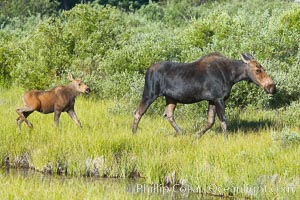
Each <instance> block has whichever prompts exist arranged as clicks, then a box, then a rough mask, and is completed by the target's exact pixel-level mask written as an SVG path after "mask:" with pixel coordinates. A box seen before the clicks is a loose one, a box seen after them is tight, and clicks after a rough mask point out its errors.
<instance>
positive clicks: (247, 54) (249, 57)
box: [241, 53, 254, 64]
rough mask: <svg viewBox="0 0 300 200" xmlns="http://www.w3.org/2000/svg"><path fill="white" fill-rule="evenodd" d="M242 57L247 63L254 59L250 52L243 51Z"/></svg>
mask: <svg viewBox="0 0 300 200" xmlns="http://www.w3.org/2000/svg"><path fill="white" fill-rule="evenodd" d="M241 58H242V60H243V62H244V63H246V64H248V63H249V62H250V61H251V60H254V57H253V56H252V55H251V54H249V53H242V54H241Z"/></svg>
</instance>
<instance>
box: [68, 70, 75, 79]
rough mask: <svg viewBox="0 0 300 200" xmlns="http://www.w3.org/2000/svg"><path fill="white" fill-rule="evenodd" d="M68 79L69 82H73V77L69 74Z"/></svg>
mask: <svg viewBox="0 0 300 200" xmlns="http://www.w3.org/2000/svg"><path fill="white" fill-rule="evenodd" d="M68 79H69V80H70V81H73V80H74V77H73V75H72V74H71V73H70V72H69V73H68Z"/></svg>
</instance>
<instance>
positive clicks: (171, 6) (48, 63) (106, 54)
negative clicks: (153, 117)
mask: <svg viewBox="0 0 300 200" xmlns="http://www.w3.org/2000/svg"><path fill="white" fill-rule="evenodd" d="M205 2H208V3H205V4H202V3H200V4H199V3H196V2H195V1H188V0H187V1H164V2H160V3H150V4H148V5H145V6H143V7H142V8H141V9H139V10H137V11H135V12H123V11H121V10H120V9H118V8H115V7H111V6H100V5H99V4H97V3H90V4H81V5H76V6H75V7H74V8H73V9H71V10H70V11H64V12H61V13H59V14H58V15H54V16H52V17H45V16H44V17H42V16H36V17H31V18H27V19H28V21H27V22H26V23H23V22H24V21H23V20H19V19H17V18H13V19H12V21H11V23H10V24H9V25H6V26H5V27H4V28H2V29H0V36H1V37H0V44H1V47H0V53H1V54H0V67H1V70H0V76H1V81H0V84H1V86H6V87H9V86H10V84H15V85H19V86H22V87H24V88H49V87H52V86H54V85H56V84H58V83H63V82H64V83H65V80H66V79H65V76H66V73H67V72H69V71H71V72H73V73H75V74H78V73H79V72H81V71H83V72H84V73H85V74H86V76H85V80H86V81H87V83H88V84H89V85H90V86H91V87H92V89H93V91H94V94H96V95H97V96H98V97H101V98H120V99H121V98H126V97H127V96H128V94H130V95H131V96H132V97H133V99H135V101H138V100H137V99H139V98H140V95H141V93H142V87H143V86H140V87H138V88H139V89H137V90H135V91H132V90H131V89H130V84H132V83H134V84H136V85H137V84H140V85H143V79H141V77H143V76H144V73H145V71H146V69H147V68H148V67H149V66H150V65H151V64H153V63H157V62H162V61H166V60H168V61H176V62H192V61H194V60H197V59H199V58H200V57H202V56H203V55H205V54H207V53H211V52H215V51H218V52H220V53H222V54H223V55H225V56H227V57H230V58H233V59H240V58H239V57H240V56H239V55H240V53H245V52H249V53H252V54H253V55H254V56H255V57H256V58H257V60H258V61H259V62H261V64H262V65H263V66H264V67H265V68H266V70H267V73H268V74H269V75H270V76H271V77H272V78H273V79H274V80H275V82H276V83H277V91H278V92H277V94H275V95H273V96H269V95H266V94H264V91H263V90H262V89H260V88H258V87H256V86H254V85H252V84H251V85H249V84H247V83H246V82H243V83H239V84H237V85H235V86H234V87H233V89H232V93H231V97H230V99H229V100H228V102H227V106H230V107H235V106H247V105H249V104H252V105H255V106H260V107H268V108H276V107H281V106H286V105H289V104H291V102H293V101H295V100H297V99H298V98H299V97H300V94H299V86H298V85H299V84H300V83H299V78H298V77H299V73H300V71H299V69H298V68H299V62H300V61H299V60H300V53H299V42H297V39H298V38H300V31H299V29H300V24H299V23H297V22H298V21H299V16H300V14H299V13H300V9H299V6H297V5H296V4H293V3H288V2H285V1H280V0H276V1H273V2H265V1H261V0H256V1H250V0H249V1H235V2H234V3H233V2H227V1H222V2H216V1H205ZM12 80H13V81H12ZM114 87H116V88H114Z"/></svg>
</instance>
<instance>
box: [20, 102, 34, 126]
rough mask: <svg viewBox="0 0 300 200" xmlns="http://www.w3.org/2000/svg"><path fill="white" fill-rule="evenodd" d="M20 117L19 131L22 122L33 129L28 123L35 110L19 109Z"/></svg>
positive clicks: (28, 108)
mask: <svg viewBox="0 0 300 200" xmlns="http://www.w3.org/2000/svg"><path fill="white" fill-rule="evenodd" d="M16 112H17V113H18V115H19V117H18V118H17V124H18V126H19V129H21V125H22V122H23V121H25V123H26V124H27V125H28V126H29V127H30V128H33V125H32V124H31V123H30V122H29V121H28V119H27V117H28V116H29V115H30V114H31V113H33V112H34V110H33V109H32V108H30V107H24V108H18V109H17V110H16Z"/></svg>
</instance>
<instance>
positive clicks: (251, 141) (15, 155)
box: [0, 88, 300, 198]
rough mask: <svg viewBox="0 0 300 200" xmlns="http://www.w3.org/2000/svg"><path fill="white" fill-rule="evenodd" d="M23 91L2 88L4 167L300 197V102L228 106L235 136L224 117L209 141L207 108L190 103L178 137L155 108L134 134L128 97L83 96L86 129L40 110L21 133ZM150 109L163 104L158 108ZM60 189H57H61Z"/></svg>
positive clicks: (219, 192)
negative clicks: (225, 126)
mask: <svg viewBox="0 0 300 200" xmlns="http://www.w3.org/2000/svg"><path fill="white" fill-rule="evenodd" d="M22 92H23V90H22V89H20V88H12V89H9V90H3V89H2V90H1V97H0V113H1V116H0V120H1V129H0V155H1V159H2V166H5V163H7V162H6V161H7V160H8V159H9V162H10V165H12V166H16V167H20V166H22V164H23V165H24V163H25V164H26V163H27V164H29V166H30V167H31V168H34V169H36V170H38V171H41V172H45V173H52V174H56V173H59V174H65V175H67V177H69V176H75V177H83V176H100V177H113V178H129V177H142V180H143V181H144V182H145V183H146V184H150V185H151V184H155V183H156V184H162V185H163V184H169V186H171V187H172V186H173V185H177V186H179V185H180V186H185V187H189V188H190V189H191V188H192V189H193V190H192V189H191V191H195V192H199V193H210V194H216V195H225V196H230V195H234V196H239V197H258V198H262V197H267V198H282V197H286V196H287V197H291V198H292V197H293V198H294V197H297V196H299V195H300V194H299V185H300V178H299V169H300V164H299V153H300V145H299V143H300V140H299V138H300V136H299V125H300V122H299V121H298V119H299V115H300V114H297V113H299V112H295V111H296V110H295V109H299V102H298V103H294V104H293V105H291V106H290V107H287V108H286V109H278V110H261V109H256V108H253V107H248V108H245V109H244V110H239V109H227V111H226V114H227V118H228V123H229V131H230V133H229V140H228V141H225V140H224V136H223V135H222V134H221V129H220V124H219V122H217V123H216V124H215V126H214V127H213V129H212V130H211V131H210V132H208V133H207V134H206V135H204V136H203V137H202V138H200V139H195V137H194V135H193V134H194V133H196V132H197V130H198V129H200V128H201V127H202V126H203V125H205V123H206V119H205V118H206V115H205V114H204V115H203V113H205V112H204V111H202V110H199V114H195V112H196V111H194V112H193V113H192V112H191V111H190V110H189V109H188V106H187V108H186V107H185V106H181V108H180V107H179V110H180V112H179V113H181V115H180V116H176V119H177V122H178V124H179V125H180V126H181V127H182V129H184V130H186V134H185V135H183V136H178V137H174V134H175V133H174V130H173V129H172V127H171V126H170V125H169V123H168V122H167V121H165V120H164V119H163V118H162V116H161V115H158V114H156V113H154V114H150V113H151V112H149V114H147V113H146V115H145V116H144V117H143V118H142V120H141V122H140V125H139V129H138V132H137V134H136V135H132V133H131V123H132V116H131V111H132V110H134V108H132V110H131V111H128V108H127V106H126V102H125V101H124V102H122V101H113V100H102V101H100V100H97V101H95V100H92V99H86V98H84V97H82V96H80V97H79V98H78V99H77V102H76V104H75V110H76V111H77V115H78V118H79V120H80V121H81V122H82V125H83V128H82V129H80V128H79V127H78V126H77V125H76V124H75V123H74V122H73V121H72V120H71V119H70V118H69V116H67V114H62V116H61V120H60V126H59V128H57V129H56V128H54V122H53V114H49V115H43V114H40V113H33V114H32V115H30V116H29V118H28V119H29V120H30V121H31V122H32V123H33V125H34V128H33V129H32V130H31V129H29V128H28V127H27V126H26V124H23V127H22V130H21V131H19V130H18V128H17V125H16V121H15V119H16V118H17V114H16V112H15V109H16V108H17V107H19V106H22V102H21V94H22ZM151 109H153V110H155V109H157V108H155V107H154V105H153V106H151V107H150V111H151ZM159 109H162V110H161V111H162V112H163V108H159ZM185 111H186V112H185ZM24 160H25V161H24ZM1 178H2V179H3V177H1ZM167 180H170V181H167ZM14 184H16V185H17V184H22V185H23V186H24V185H25V187H31V186H33V187H34V185H35V183H33V182H32V181H29V182H24V181H22V180H18V181H16V182H15V183H12V181H11V180H8V185H9V187H12V188H14V187H16V186H15V185H14ZM53 184H54V185H55V184H56V183H53ZM27 185H28V186H27ZM30 185H31V186H30ZM55 187H56V186H55ZM55 187H54V188H52V189H53V191H57V190H58V191H59V190H60V189H59V188H55ZM65 187H70V186H65ZM78 187H79V186H78ZM82 187H84V188H86V186H82ZM76 188H77V186H75V187H74V189H76ZM199 188H200V189H199ZM52 189H51V190H52ZM77 189H78V188H77ZM196 189H198V190H196ZM84 191H86V190H85V189H84V190H83V192H84ZM24 193H25V192H24ZM20 195H21V194H20ZM23 195H25V194H23ZM31 195H33V194H31ZM53 198H55V197H54V196H53Z"/></svg>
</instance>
